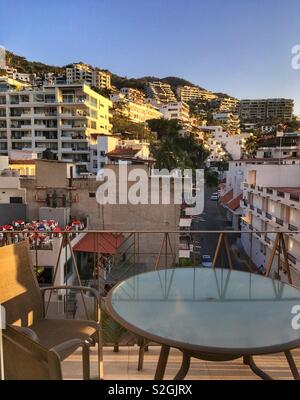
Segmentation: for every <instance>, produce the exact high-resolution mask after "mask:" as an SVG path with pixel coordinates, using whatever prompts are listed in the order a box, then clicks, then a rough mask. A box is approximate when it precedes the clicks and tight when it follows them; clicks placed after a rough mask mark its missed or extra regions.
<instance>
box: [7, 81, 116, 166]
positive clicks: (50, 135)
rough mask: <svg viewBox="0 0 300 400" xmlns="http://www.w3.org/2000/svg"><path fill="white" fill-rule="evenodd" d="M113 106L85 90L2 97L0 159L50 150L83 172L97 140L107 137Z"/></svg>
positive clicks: (56, 89) (69, 88)
mask: <svg viewBox="0 0 300 400" xmlns="http://www.w3.org/2000/svg"><path fill="white" fill-rule="evenodd" d="M111 105H112V103H111V101H110V100H109V99H107V98H105V97H103V96H100V95H99V94H98V93H96V92H95V91H93V90H92V89H90V88H89V87H88V86H87V85H85V84H72V85H66V84H65V85H56V86H44V87H43V88H41V89H36V90H22V91H6V92H0V155H1V154H2V155H7V154H8V153H9V152H10V151H12V150H27V151H33V152H36V153H37V154H38V157H41V155H42V153H43V151H45V150H46V149H50V150H51V151H52V152H53V153H54V154H56V155H57V158H58V160H65V161H70V162H74V163H76V164H77V166H78V170H79V169H80V170H82V171H83V172H84V171H85V170H86V169H88V166H89V164H90V146H91V145H92V144H94V143H96V141H97V135H99V134H110V131H111V128H112V126H111V123H110V121H109V118H110V117H111V114H110V112H109V110H110V107H111Z"/></svg>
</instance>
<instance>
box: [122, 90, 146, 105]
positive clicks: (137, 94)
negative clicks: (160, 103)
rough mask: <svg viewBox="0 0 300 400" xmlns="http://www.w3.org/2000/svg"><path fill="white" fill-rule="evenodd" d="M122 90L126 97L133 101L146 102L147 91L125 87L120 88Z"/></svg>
mask: <svg viewBox="0 0 300 400" xmlns="http://www.w3.org/2000/svg"><path fill="white" fill-rule="evenodd" d="M120 92H121V93H122V94H123V95H124V96H125V97H126V99H128V100H130V101H132V102H133V103H139V104H144V103H145V93H143V92H142V91H141V90H138V89H133V88H126V87H124V88H122V89H121V90H120Z"/></svg>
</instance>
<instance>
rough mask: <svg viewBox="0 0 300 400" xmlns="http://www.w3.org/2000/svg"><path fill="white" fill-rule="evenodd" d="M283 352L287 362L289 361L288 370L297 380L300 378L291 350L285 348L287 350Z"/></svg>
mask: <svg viewBox="0 0 300 400" xmlns="http://www.w3.org/2000/svg"><path fill="white" fill-rule="evenodd" d="M284 354H285V356H286V359H287V362H288V363H289V367H290V370H291V372H292V374H293V377H294V379H295V380H297V381H298V380H300V376H299V372H298V369H297V366H296V363H295V360H294V358H293V356H292V353H291V351H290V350H287V351H285V352H284Z"/></svg>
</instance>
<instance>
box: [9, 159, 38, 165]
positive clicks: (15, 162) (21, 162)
mask: <svg viewBox="0 0 300 400" xmlns="http://www.w3.org/2000/svg"><path fill="white" fill-rule="evenodd" d="M35 161H36V160H34V159H30V160H9V164H20V165H23V164H31V165H34V164H35Z"/></svg>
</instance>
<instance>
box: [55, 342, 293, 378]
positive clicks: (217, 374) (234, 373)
mask: <svg viewBox="0 0 300 400" xmlns="http://www.w3.org/2000/svg"><path fill="white" fill-rule="evenodd" d="M159 351H160V347H158V346H150V347H149V352H146V353H145V359H144V369H143V371H140V372H139V371H137V361H138V347H136V346H128V347H126V346H124V347H120V351H119V352H118V353H114V352H113V349H112V348H111V347H105V349H104V368H105V379H106V380H121V379H124V380H140V379H145V380H151V379H153V377H154V373H155V369H156V364H157V360H158V356H159ZM293 356H294V360H295V363H296V365H297V367H298V369H300V349H296V350H293ZM96 362H97V356H96V351H95V349H92V351H91V375H92V377H94V376H96V375H97V364H96ZM255 362H256V364H257V365H258V366H259V367H260V368H262V369H263V370H264V371H265V372H266V373H268V374H269V375H271V376H272V377H273V378H274V379H281V380H282V379H293V377H292V374H291V372H290V369H289V366H288V364H287V361H286V358H285V356H284V354H282V353H279V354H275V355H267V356H256V357H255ZM180 364H181V353H180V352H179V351H178V350H171V352H170V356H169V362H168V366H167V370H166V374H165V379H173V377H174V376H175V375H176V373H177V372H178V370H179V368H180ZM63 374H64V379H82V369H81V353H80V351H78V352H77V353H74V354H73V355H72V356H70V357H69V358H68V359H67V360H66V361H64V362H63ZM186 379H191V380H226V379H228V380H245V379H246V380H253V379H260V378H259V377H257V376H256V375H255V374H254V373H253V372H252V371H251V370H250V368H249V367H247V366H245V365H244V364H243V360H242V359H238V360H235V361H227V362H219V363H218V362H206V361H201V360H196V359H192V362H191V368H190V371H189V373H188V375H187V377H186Z"/></svg>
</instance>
